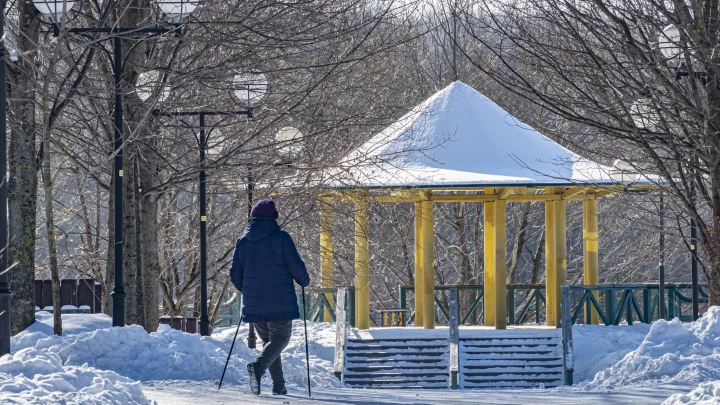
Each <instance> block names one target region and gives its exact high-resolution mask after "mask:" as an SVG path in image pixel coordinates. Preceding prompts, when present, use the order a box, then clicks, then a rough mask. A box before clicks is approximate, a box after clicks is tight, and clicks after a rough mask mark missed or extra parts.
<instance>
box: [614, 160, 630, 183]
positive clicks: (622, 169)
mask: <svg viewBox="0 0 720 405" xmlns="http://www.w3.org/2000/svg"><path fill="white" fill-rule="evenodd" d="M636 176H637V173H636V171H635V168H634V167H632V166H631V165H630V163H628V162H626V161H624V160H620V159H618V160H616V161H614V162H613V165H612V169H611V170H610V177H612V178H613V180H615V181H617V182H618V183H622V184H623V186H627V185H628V184H630V183H632V182H633V181H635V177H636Z"/></svg>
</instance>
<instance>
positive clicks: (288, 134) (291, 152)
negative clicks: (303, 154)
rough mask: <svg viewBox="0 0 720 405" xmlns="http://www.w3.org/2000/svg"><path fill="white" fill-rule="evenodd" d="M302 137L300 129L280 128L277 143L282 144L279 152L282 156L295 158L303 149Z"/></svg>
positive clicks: (276, 137)
mask: <svg viewBox="0 0 720 405" xmlns="http://www.w3.org/2000/svg"><path fill="white" fill-rule="evenodd" d="M302 137H303V134H302V132H300V130H299V129H297V128H294V127H284V128H280V130H279V131H278V133H277V135H275V142H277V143H278V144H280V149H279V151H280V153H281V154H282V155H284V156H286V157H289V158H293V157H295V156H296V155H297V154H298V153H299V152H300V150H301V149H302V145H301V144H300V141H301V140H302Z"/></svg>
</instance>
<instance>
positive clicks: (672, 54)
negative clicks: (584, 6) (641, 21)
mask: <svg viewBox="0 0 720 405" xmlns="http://www.w3.org/2000/svg"><path fill="white" fill-rule="evenodd" d="M683 45H684V41H683V39H682V35H681V33H680V30H679V29H678V28H677V27H676V26H674V25H668V26H667V27H665V29H663V32H662V33H660V35H659V36H658V48H659V49H660V52H661V54H662V55H663V56H664V57H665V58H666V61H667V63H668V66H669V67H670V68H671V69H674V70H675V78H676V79H678V80H680V78H682V77H685V76H689V75H690V70H691V68H692V66H686V63H685V61H684V60H683V59H684V56H685V50H684V49H683ZM690 58H691V60H692V55H690ZM693 65H694V64H693ZM693 76H694V77H697V78H699V79H701V80H702V82H703V84H706V80H707V79H706V76H707V75H706V74H705V73H704V72H693ZM691 174H693V175H694V170H691ZM692 177H694V176H692ZM689 183H690V184H689V190H688V191H689V194H690V200H691V201H692V200H694V199H695V183H694V179H691V180H690V182H689ZM690 263H691V264H690V272H691V281H692V319H693V321H696V320H697V319H698V318H699V312H700V311H699V310H700V295H699V293H698V262H697V225H696V224H695V218H694V217H693V216H692V215H691V216H690Z"/></svg>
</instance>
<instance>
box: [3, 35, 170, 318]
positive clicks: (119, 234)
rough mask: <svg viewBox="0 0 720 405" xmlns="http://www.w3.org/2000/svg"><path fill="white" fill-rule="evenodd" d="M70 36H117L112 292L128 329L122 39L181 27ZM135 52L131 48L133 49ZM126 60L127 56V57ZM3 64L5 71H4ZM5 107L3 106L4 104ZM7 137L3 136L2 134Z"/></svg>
mask: <svg viewBox="0 0 720 405" xmlns="http://www.w3.org/2000/svg"><path fill="white" fill-rule="evenodd" d="M65 32H69V33H107V34H115V36H114V37H113V38H112V39H113V48H114V49H113V56H112V62H113V77H114V81H115V83H114V84H115V109H114V113H113V114H114V119H115V129H114V143H113V148H114V150H115V162H114V167H113V181H114V183H115V189H114V190H115V204H114V205H113V207H114V218H113V221H114V224H115V232H114V239H115V262H114V268H115V286H114V287H113V291H112V294H111V295H112V298H113V322H112V325H113V326H125V295H126V294H125V286H124V282H125V281H124V274H123V153H122V152H123V151H122V145H123V105H122V102H123V99H122V72H123V69H124V68H125V64H124V63H123V55H122V36H121V34H126V33H150V34H166V33H169V32H175V33H176V34H177V33H178V28H177V27H176V28H174V29H168V28H119V27H113V28H71V29H67V30H65ZM53 35H54V36H58V35H60V26H59V25H58V24H55V23H54V24H53ZM131 52H132V49H131ZM125 57H127V55H126V56H125ZM4 66H5V65H4V63H3V69H4ZM3 104H4V103H3ZM3 134H4V133H3Z"/></svg>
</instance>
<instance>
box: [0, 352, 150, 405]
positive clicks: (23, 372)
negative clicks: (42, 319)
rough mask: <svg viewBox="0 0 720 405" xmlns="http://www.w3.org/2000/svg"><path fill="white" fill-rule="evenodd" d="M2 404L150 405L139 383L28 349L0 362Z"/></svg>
mask: <svg viewBox="0 0 720 405" xmlns="http://www.w3.org/2000/svg"><path fill="white" fill-rule="evenodd" d="M0 403H3V404H53V403H64V404H109V403H112V404H147V403H149V402H148V400H147V399H146V398H145V395H144V394H143V392H142V386H141V385H140V383H138V382H136V381H133V380H131V379H129V378H126V377H123V376H121V375H119V374H117V373H115V372H113V371H103V370H97V369H95V368H92V367H88V365H87V364H83V365H81V366H66V365H63V363H62V360H61V358H60V356H58V355H57V354H53V353H48V352H46V351H44V350H40V349H36V348H27V349H22V350H20V351H18V352H17V353H15V354H12V355H6V356H3V357H1V358H0Z"/></svg>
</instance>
